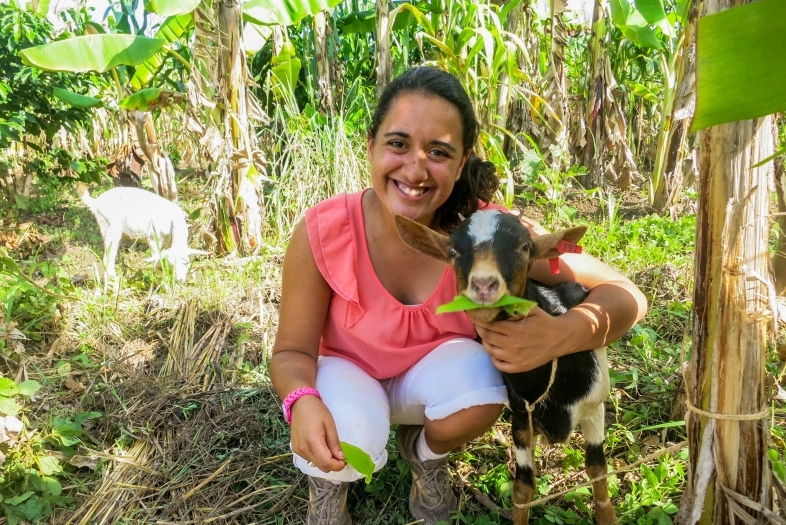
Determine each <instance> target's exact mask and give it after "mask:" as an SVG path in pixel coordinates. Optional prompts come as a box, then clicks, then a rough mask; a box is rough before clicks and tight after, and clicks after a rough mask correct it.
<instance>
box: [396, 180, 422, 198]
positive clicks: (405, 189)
mask: <svg viewBox="0 0 786 525" xmlns="http://www.w3.org/2000/svg"><path fill="white" fill-rule="evenodd" d="M396 186H398V189H400V190H401V191H403V192H404V193H406V194H407V195H412V196H413V197H417V196H418V195H423V194H424V193H425V192H426V188H411V187H409V186H405V185H403V184H401V183H400V182H397V183H396Z"/></svg>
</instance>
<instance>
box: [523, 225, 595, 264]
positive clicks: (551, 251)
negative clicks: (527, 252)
mask: <svg viewBox="0 0 786 525" xmlns="http://www.w3.org/2000/svg"><path fill="white" fill-rule="evenodd" d="M586 232H587V227H586V226H577V227H575V228H568V229H567V230H560V231H558V232H554V233H548V234H546V235H541V236H540V237H538V238H536V239H534V240H533V241H532V243H533V245H534V248H535V250H534V252H535V259H551V258H553V257H558V256H559V255H560V254H561V253H564V252H561V251H558V250H557V245H558V244H559V242H560V241H568V242H570V243H573V244H577V243H578V242H579V240H581V238H582V237H584V234H585V233H586Z"/></svg>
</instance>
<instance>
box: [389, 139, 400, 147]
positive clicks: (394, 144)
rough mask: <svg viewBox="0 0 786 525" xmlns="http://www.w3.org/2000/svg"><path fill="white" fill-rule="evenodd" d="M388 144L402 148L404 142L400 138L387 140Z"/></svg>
mask: <svg viewBox="0 0 786 525" xmlns="http://www.w3.org/2000/svg"><path fill="white" fill-rule="evenodd" d="M388 144H390V145H391V146H393V147H394V148H403V147H404V143H403V142H402V141H400V140H391V141H390V142H388Z"/></svg>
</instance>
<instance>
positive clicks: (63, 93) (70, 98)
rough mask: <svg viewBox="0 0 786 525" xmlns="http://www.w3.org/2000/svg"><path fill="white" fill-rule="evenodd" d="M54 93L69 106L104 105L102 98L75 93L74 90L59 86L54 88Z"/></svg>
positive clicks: (89, 106) (87, 106)
mask: <svg viewBox="0 0 786 525" xmlns="http://www.w3.org/2000/svg"><path fill="white" fill-rule="evenodd" d="M52 94H53V95H54V96H55V97H57V98H59V99H60V100H62V101H63V102H65V103H66V104H68V105H69V106H74V107H75V108H95V107H101V106H103V105H104V103H103V101H102V100H101V99H98V98H94V97H88V96H86V95H80V94H79V93H74V92H73V91H68V90H67V89H61V88H58V87H56V88H52Z"/></svg>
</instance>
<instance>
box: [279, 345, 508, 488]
mask: <svg viewBox="0 0 786 525" xmlns="http://www.w3.org/2000/svg"><path fill="white" fill-rule="evenodd" d="M317 390H319V393H320V395H321V396H322V401H323V402H324V403H325V405H327V407H328V408H329V409H330V412H331V414H332V415H333V419H334V420H335V422H336V428H337V429H338V438H339V440H341V441H345V442H347V443H350V444H352V445H355V446H356V447H359V448H360V449H362V450H364V451H366V452H367V453H368V454H369V455H370V456H371V459H372V460H373V461H374V465H375V469H374V470H375V471H377V470H379V469H381V468H382V467H383V466H384V465H385V463H387V460H388V454H387V450H386V449H385V447H386V445H387V442H388V437H389V435H390V425H391V424H398V425H422V424H423V422H424V420H425V419H429V420H432V421H433V420H437V419H444V418H446V417H448V416H450V415H451V414H455V413H456V412H459V411H461V410H464V409H467V408H469V407H473V406H478V405H502V404H508V393H507V390H506V389H505V384H504V383H503V381H502V375H501V374H500V372H499V370H497V369H496V368H494V365H493V364H492V363H491V358H490V357H489V355H488V354H487V353H486V351H485V350H484V349H483V347H482V346H481V345H480V344H479V343H477V342H475V341H473V340H471V339H452V340H450V341H447V342H445V343H442V344H441V345H439V346H438V347H437V348H435V349H434V350H432V351H431V352H429V353H428V354H427V355H426V356H425V357H424V358H423V359H421V360H420V361H418V362H417V363H416V364H415V365H413V366H412V367H411V368H410V369H409V370H407V371H406V372H404V373H403V374H401V375H400V376H398V377H394V378H391V379H385V380H382V381H379V380H377V379H374V378H372V377H371V376H369V375H368V374H367V373H366V372H365V371H364V370H363V369H362V368H360V367H359V366H357V365H356V364H354V363H352V362H350V361H347V360H346V359H342V358H340V357H327V356H323V357H320V358H319V362H318V363H317ZM294 459H295V466H297V467H298V468H299V469H300V470H302V471H303V472H304V473H305V474H307V475H309V476H314V477H319V478H325V479H329V480H331V481H336V482H338V481H355V480H356V479H360V478H362V477H363V476H362V474H360V473H359V472H358V471H357V470H355V469H354V468H352V467H350V466H349V465H347V466H346V467H345V468H344V469H343V470H342V471H340V472H330V473H325V472H322V471H321V470H319V469H318V468H316V467H311V466H309V464H308V462H307V461H306V460H305V459H303V458H302V457H300V456H298V455H297V454H294Z"/></svg>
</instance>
